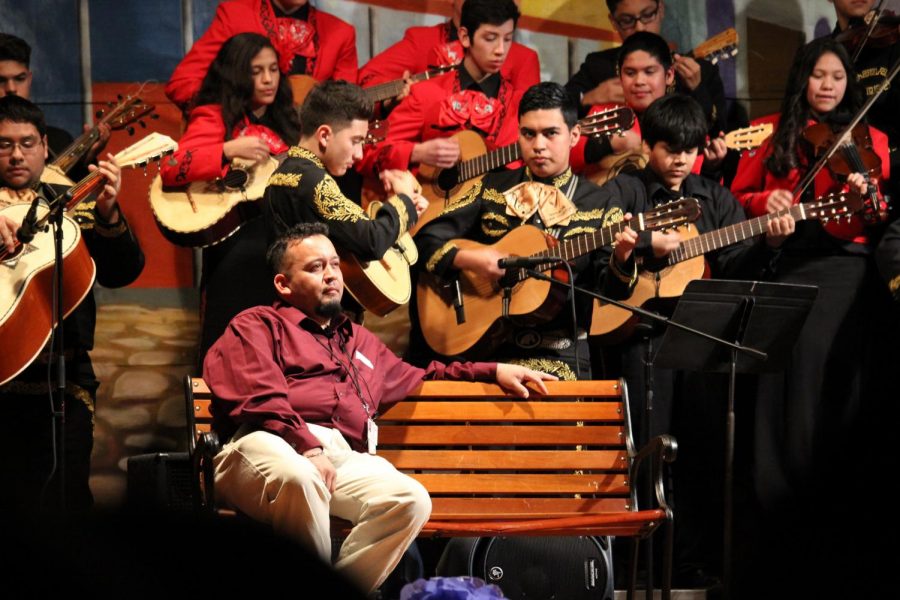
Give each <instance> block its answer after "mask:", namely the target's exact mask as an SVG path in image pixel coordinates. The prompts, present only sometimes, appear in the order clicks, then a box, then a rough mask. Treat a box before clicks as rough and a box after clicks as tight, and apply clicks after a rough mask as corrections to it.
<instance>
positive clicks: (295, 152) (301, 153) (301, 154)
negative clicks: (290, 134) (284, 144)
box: [288, 146, 325, 169]
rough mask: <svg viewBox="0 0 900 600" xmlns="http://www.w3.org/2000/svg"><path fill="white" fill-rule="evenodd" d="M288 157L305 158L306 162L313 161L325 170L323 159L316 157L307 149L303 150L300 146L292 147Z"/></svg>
mask: <svg viewBox="0 0 900 600" xmlns="http://www.w3.org/2000/svg"><path fill="white" fill-rule="evenodd" d="M288 156H290V157H291V158H305V159H306V160H309V161H312V162H313V163H314V164H315V165H316V166H317V167H319V168H320V169H324V168H325V165H324V164H323V163H322V161H321V159H319V157H318V156H316V155H315V154H313V153H312V152H310V151H309V150H307V149H306V148H301V147H300V146H291V149H290V150H288Z"/></svg>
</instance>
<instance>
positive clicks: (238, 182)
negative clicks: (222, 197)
mask: <svg viewBox="0 0 900 600" xmlns="http://www.w3.org/2000/svg"><path fill="white" fill-rule="evenodd" d="M249 180H250V173H249V172H248V171H247V170H246V169H236V168H231V169H228V172H227V173H225V177H223V178H222V182H221V183H222V186H223V187H224V188H225V189H226V190H229V191H232V190H242V189H244V187H245V186H246V185H247V181H249Z"/></svg>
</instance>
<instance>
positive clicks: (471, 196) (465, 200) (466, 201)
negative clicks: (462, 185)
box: [441, 181, 481, 215]
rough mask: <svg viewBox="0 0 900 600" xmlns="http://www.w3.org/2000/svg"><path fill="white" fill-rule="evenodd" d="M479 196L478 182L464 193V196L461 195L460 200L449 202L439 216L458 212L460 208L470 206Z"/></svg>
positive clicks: (479, 185) (479, 183) (479, 184)
mask: <svg viewBox="0 0 900 600" xmlns="http://www.w3.org/2000/svg"><path fill="white" fill-rule="evenodd" d="M480 194H481V182H480V181H479V182H477V183H476V184H475V185H473V186H472V189H470V190H469V191H468V192H466V194H465V195H463V197H462V198H460V199H459V200H457V201H456V202H451V203H450V204H449V205H447V208H445V209H444V210H442V211H441V215H446V214H447V213H451V212H453V211H455V210H459V209H460V208H463V207H464V206H468V205H470V204H472V203H473V202H475V200H476V199H477V198H478V196H479V195H480Z"/></svg>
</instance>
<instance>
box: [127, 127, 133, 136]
mask: <svg viewBox="0 0 900 600" xmlns="http://www.w3.org/2000/svg"><path fill="white" fill-rule="evenodd" d="M127 131H128V135H134V127H128V129H127Z"/></svg>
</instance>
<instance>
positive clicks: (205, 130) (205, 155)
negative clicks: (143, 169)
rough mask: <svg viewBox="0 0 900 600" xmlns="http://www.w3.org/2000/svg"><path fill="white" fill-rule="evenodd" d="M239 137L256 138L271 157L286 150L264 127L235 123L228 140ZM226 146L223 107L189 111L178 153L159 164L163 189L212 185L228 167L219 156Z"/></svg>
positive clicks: (217, 106) (216, 106) (272, 133)
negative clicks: (196, 184) (165, 187)
mask: <svg viewBox="0 0 900 600" xmlns="http://www.w3.org/2000/svg"><path fill="white" fill-rule="evenodd" d="M241 135H256V136H257V137H261V138H263V139H264V140H265V141H266V143H267V144H268V145H269V151H270V152H271V153H272V154H279V153H281V152H286V151H287V149H288V146H287V144H285V143H284V142H283V141H282V140H281V138H280V137H279V136H278V134H277V133H275V132H274V131H272V130H271V129H269V128H268V127H266V126H264V125H254V124H250V123H249V122H247V123H238V124H237V125H235V127H234V131H232V134H231V138H232V139H233V138H236V137H239V136H241ZM224 145H225V121H224V120H222V107H221V106H219V105H218V104H204V105H203V106H198V107H197V108H195V109H194V110H192V111H191V116H190V121H188V126H187V129H186V130H185V132H184V135H182V136H181V139H180V140H178V150H176V151H175V153H174V154H172V156H171V158H167V159H165V160H163V161H161V162H160V167H159V172H160V175H161V176H162V180H163V183H164V184H165V185H184V184H186V183H190V182H192V181H212V180H214V179H217V178H219V177H223V176H224V175H225V173H226V172H227V171H228V164H227V162H226V161H225V155H224V154H223V152H222V146H224Z"/></svg>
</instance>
